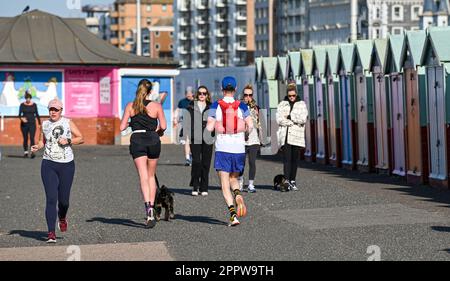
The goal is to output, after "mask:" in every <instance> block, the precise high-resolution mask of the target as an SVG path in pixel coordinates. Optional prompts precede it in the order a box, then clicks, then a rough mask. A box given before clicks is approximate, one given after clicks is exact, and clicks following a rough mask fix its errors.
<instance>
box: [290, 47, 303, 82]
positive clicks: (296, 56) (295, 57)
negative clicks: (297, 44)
mask: <svg viewBox="0 0 450 281" xmlns="http://www.w3.org/2000/svg"><path fill="white" fill-rule="evenodd" d="M288 57H289V62H288V76H289V73H291V74H292V76H293V77H294V78H297V77H300V75H301V73H300V61H301V54H300V52H289V53H288Z"/></svg>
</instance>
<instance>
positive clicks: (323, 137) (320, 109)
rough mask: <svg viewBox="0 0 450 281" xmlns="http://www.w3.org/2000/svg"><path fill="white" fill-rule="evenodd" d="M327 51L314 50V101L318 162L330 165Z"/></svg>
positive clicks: (321, 49) (323, 48)
mask: <svg viewBox="0 0 450 281" xmlns="http://www.w3.org/2000/svg"><path fill="white" fill-rule="evenodd" d="M326 58H327V51H326V49H325V47H316V48H314V60H313V77H314V99H315V103H314V106H315V111H316V112H315V117H316V124H317V125H316V144H317V153H316V161H317V162H318V163H321V164H328V163H329V161H328V155H329V153H328V129H327V125H328V124H327V111H326V104H327V96H326V80H325V66H326Z"/></svg>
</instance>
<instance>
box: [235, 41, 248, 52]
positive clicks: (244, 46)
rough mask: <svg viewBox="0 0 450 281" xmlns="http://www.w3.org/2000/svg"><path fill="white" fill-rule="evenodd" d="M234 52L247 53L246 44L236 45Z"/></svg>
mask: <svg viewBox="0 0 450 281" xmlns="http://www.w3.org/2000/svg"><path fill="white" fill-rule="evenodd" d="M235 46H236V50H237V51H247V44H246V43H243V42H242V43H236V45H235Z"/></svg>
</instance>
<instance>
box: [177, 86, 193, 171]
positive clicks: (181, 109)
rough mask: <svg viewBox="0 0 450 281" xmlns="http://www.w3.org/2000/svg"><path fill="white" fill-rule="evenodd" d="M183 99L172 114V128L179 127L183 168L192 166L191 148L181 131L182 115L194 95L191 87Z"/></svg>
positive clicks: (184, 133) (185, 134) (185, 135)
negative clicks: (183, 156) (182, 146)
mask: <svg viewBox="0 0 450 281" xmlns="http://www.w3.org/2000/svg"><path fill="white" fill-rule="evenodd" d="M184 95H185V97H184V99H182V100H180V101H179V102H178V107H177V109H176V110H175V114H174V126H179V129H178V130H179V137H180V143H181V144H182V145H184V155H185V160H186V161H185V166H191V165H192V156H191V147H190V142H189V136H188V132H185V131H184V130H183V125H182V124H183V114H184V112H185V110H186V109H187V107H188V106H189V104H190V103H191V102H192V101H193V100H194V93H193V88H192V87H190V86H189V87H187V88H186V91H185V93H184Z"/></svg>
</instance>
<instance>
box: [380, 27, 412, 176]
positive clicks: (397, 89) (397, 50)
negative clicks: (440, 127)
mask: <svg viewBox="0 0 450 281" xmlns="http://www.w3.org/2000/svg"><path fill="white" fill-rule="evenodd" d="M405 46H406V45H405V35H404V34H400V35H392V36H391V37H390V38H389V45H388V54H387V61H386V70H385V72H386V73H387V74H389V87H390V93H391V95H390V98H391V104H390V106H391V112H390V119H391V128H392V134H391V137H392V138H391V144H392V147H391V148H392V150H391V155H392V162H391V163H392V166H391V171H392V174H394V175H397V176H401V177H404V176H406V170H407V169H406V142H405V141H406V138H405V125H406V118H405V117H406V115H405V110H404V107H405V90H404V75H403V67H402V64H401V56H402V53H403V52H404V49H405ZM388 114H389V112H388Z"/></svg>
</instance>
